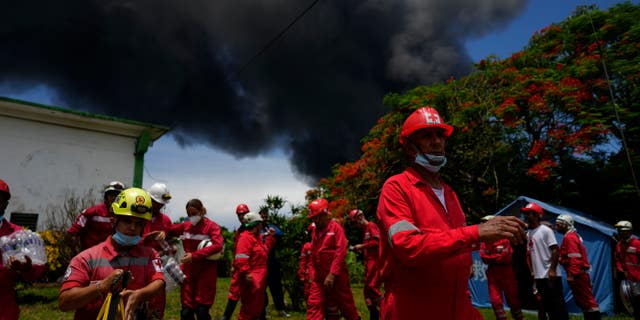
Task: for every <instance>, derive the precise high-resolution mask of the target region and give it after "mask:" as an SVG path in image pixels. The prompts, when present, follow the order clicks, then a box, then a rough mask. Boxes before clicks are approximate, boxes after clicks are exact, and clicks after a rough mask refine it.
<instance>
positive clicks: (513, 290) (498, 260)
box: [480, 239, 524, 319]
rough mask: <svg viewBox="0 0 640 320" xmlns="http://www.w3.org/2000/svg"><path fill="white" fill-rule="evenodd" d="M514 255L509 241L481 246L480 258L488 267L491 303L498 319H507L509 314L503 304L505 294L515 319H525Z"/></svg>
mask: <svg viewBox="0 0 640 320" xmlns="http://www.w3.org/2000/svg"><path fill="white" fill-rule="evenodd" d="M512 255H513V248H511V242H510V241H509V239H501V240H498V241H496V242H493V243H486V242H482V243H481V244H480V258H482V261H483V262H484V263H486V264H487V265H488V267H487V271H486V274H487V281H488V282H489V301H491V306H492V307H493V312H494V313H495V314H496V319H507V313H506V312H505V311H504V305H503V304H502V293H503V292H504V295H505V297H506V298H507V303H508V304H509V307H511V316H512V317H513V318H514V319H524V318H523V316H522V309H521V307H520V298H519V297H518V281H517V280H516V274H515V272H514V271H513V265H512V264H511V262H512V260H511V259H512V258H511V257H512Z"/></svg>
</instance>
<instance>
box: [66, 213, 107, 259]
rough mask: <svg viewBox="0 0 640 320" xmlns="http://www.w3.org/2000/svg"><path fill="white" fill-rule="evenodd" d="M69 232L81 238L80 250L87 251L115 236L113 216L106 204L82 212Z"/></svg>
mask: <svg viewBox="0 0 640 320" xmlns="http://www.w3.org/2000/svg"><path fill="white" fill-rule="evenodd" d="M67 232H68V233H69V234H71V235H73V236H78V237H80V249H81V250H85V249H88V248H91V247H93V246H95V245H96V244H98V243H101V242H102V241H104V239H106V238H107V237H109V236H110V235H111V234H113V224H111V214H110V213H109V210H107V204H106V203H105V202H103V203H101V204H97V205H95V206H93V207H90V208H87V209H85V210H84V211H82V212H81V213H80V214H79V215H78V216H77V217H76V220H75V221H74V222H73V224H72V225H71V227H69V230H67Z"/></svg>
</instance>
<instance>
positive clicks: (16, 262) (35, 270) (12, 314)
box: [0, 179, 46, 320]
mask: <svg viewBox="0 0 640 320" xmlns="http://www.w3.org/2000/svg"><path fill="white" fill-rule="evenodd" d="M9 199H11V191H10V190H9V185H8V184H7V183H6V182H5V181H4V180H2V179H0V237H4V236H8V235H11V234H13V233H14V232H17V231H20V230H22V229H23V228H22V227H21V226H19V225H16V224H13V223H11V222H9V221H8V220H7V219H5V218H4V214H5V211H6V209H7V207H8V206H9ZM7 262H8V263H7V265H4V264H3V259H2V252H1V251H0V301H2V302H0V305H2V313H1V314H0V319H6V320H17V319H19V318H20V308H19V307H18V302H17V301H16V289H15V286H16V282H17V281H18V280H22V281H27V282H31V281H35V280H37V279H38V278H40V276H42V274H43V273H44V272H45V270H46V268H45V266H44V265H36V264H32V263H31V258H30V257H29V256H25V261H22V260H21V259H17V258H16V257H13V256H11V257H9V259H8V261H7Z"/></svg>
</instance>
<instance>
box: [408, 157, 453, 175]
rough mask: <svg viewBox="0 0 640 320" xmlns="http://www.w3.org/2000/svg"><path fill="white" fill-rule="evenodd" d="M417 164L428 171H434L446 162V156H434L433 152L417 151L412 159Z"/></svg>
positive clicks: (438, 169)
mask: <svg viewBox="0 0 640 320" xmlns="http://www.w3.org/2000/svg"><path fill="white" fill-rule="evenodd" d="M414 161H415V162H416V163H417V164H419V165H421V166H423V167H424V168H425V169H427V170H428V171H429V172H432V173H436V172H438V171H440V168H442V167H444V165H445V164H447V157H446V156H436V155H433V154H425V153H422V152H420V153H418V154H416V158H415V160H414Z"/></svg>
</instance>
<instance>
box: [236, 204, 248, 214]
mask: <svg viewBox="0 0 640 320" xmlns="http://www.w3.org/2000/svg"><path fill="white" fill-rule="evenodd" d="M247 212H249V206H247V205H246V204H244V203H241V204H239V205H238V206H237V207H236V214H245V213H247Z"/></svg>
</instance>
